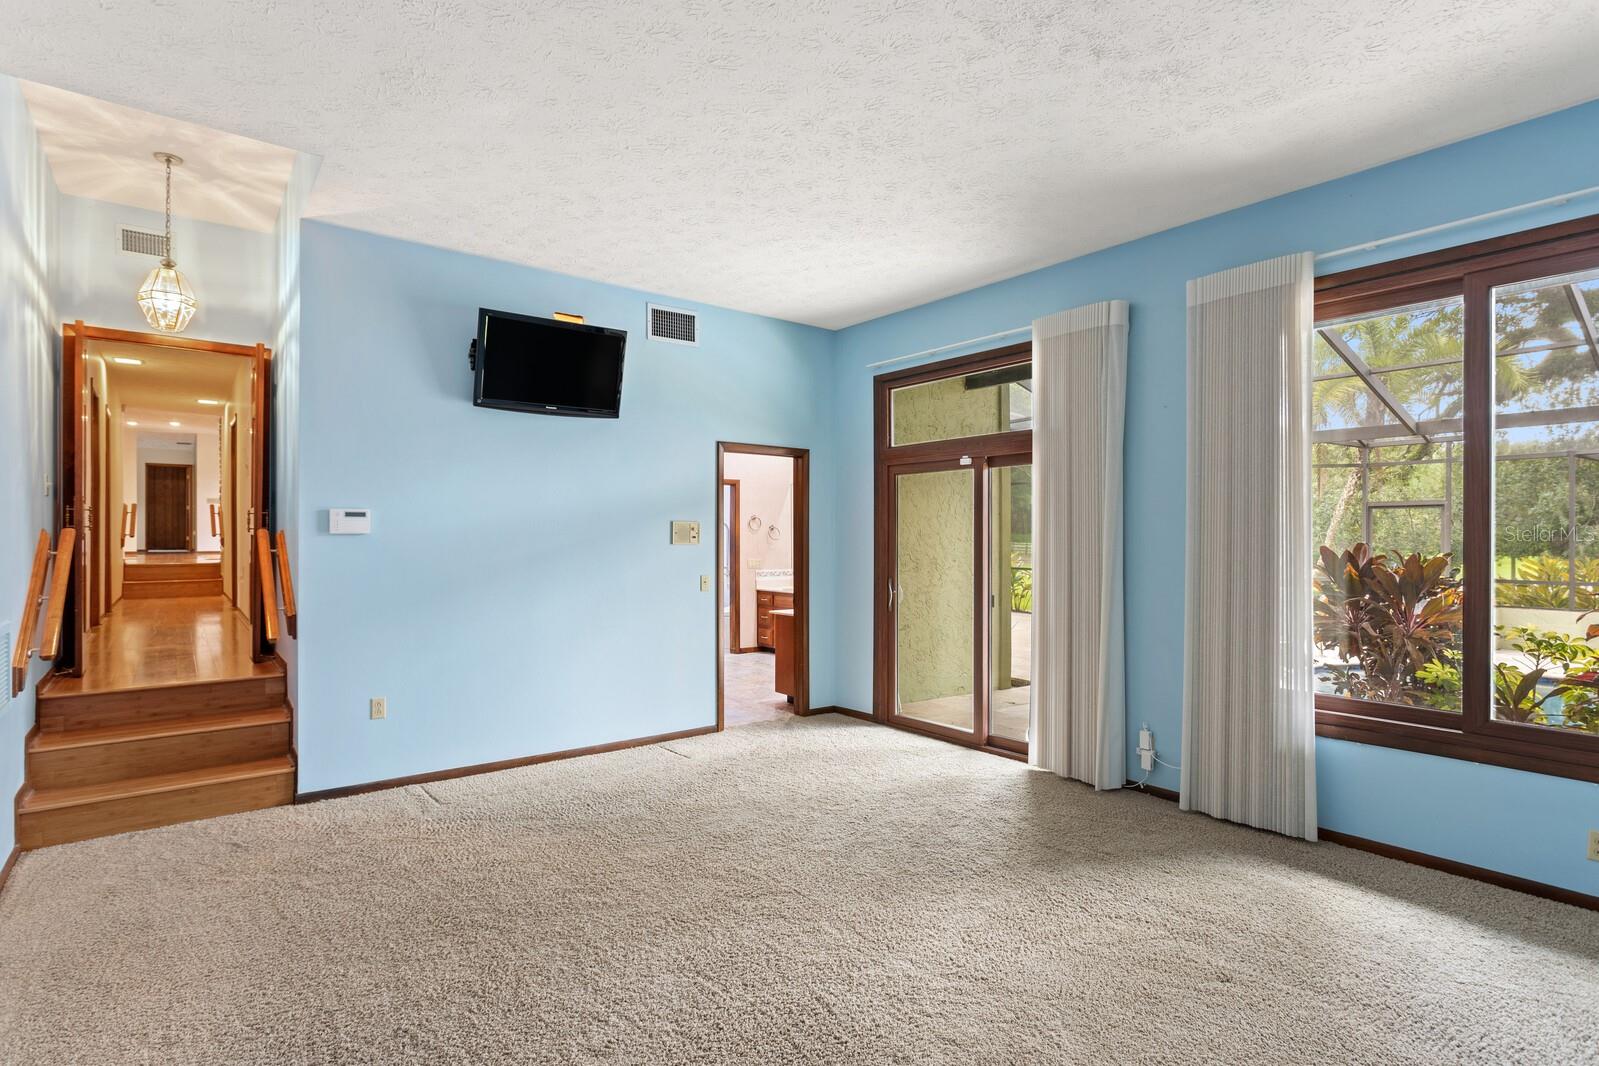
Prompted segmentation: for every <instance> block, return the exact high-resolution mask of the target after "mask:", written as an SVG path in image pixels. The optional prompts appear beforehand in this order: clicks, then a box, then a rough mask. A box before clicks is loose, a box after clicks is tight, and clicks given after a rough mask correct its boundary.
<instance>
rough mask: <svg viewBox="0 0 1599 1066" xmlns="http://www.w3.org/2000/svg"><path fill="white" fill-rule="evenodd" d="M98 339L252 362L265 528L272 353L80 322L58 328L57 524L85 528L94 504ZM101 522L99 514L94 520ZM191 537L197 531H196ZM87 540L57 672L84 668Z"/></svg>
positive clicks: (254, 597) (256, 467)
mask: <svg viewBox="0 0 1599 1066" xmlns="http://www.w3.org/2000/svg"><path fill="white" fill-rule="evenodd" d="M94 341H102V342H109V343H114V344H129V345H144V346H147V347H151V348H170V349H177V350H180V351H186V352H192V353H195V354H201V355H217V356H226V357H230V358H242V359H250V360H252V362H253V367H252V369H253V371H254V375H255V376H254V381H253V383H252V389H251V401H252V402H251V406H252V408H253V410H252V411H251V412H250V414H251V419H252V423H253V424H252V429H254V431H255V432H254V433H253V434H252V437H253V440H252V445H251V459H252V464H251V465H252V470H251V480H252V485H251V499H252V501H253V503H254V508H253V510H254V511H255V513H256V516H257V521H259V522H260V523H261V524H262V525H267V524H268V523H269V521H270V517H271V516H270V511H269V507H268V501H267V498H266V491H267V485H268V484H269V482H268V480H267V474H266V467H265V464H266V458H267V456H268V455H270V454H271V453H270V452H269V451H268V450H267V442H268V441H269V439H270V437H271V416H272V412H271V409H270V408H269V407H268V406H267V398H268V397H267V383H268V382H269V381H270V380H271V369H272V350H271V349H270V348H268V347H267V346H266V345H265V344H254V345H246V344H229V343H226V342H223V341H208V340H201V339H198V338H195V337H183V336H177V335H173V334H167V333H140V332H137V331H135V330H126V329H112V328H110V327H107V326H90V325H86V324H85V323H84V322H83V320H82V319H79V320H77V321H75V322H65V323H62V326H61V424H60V426H59V427H58V432H57V436H58V441H57V446H58V449H59V450H58V453H57V460H58V461H57V466H56V469H57V474H58V477H57V485H58V491H57V493H56V529H57V531H59V530H61V529H64V528H66V527H67V526H81V525H82V523H83V509H84V507H85V505H86V504H88V503H89V491H90V486H89V479H88V471H89V465H90V464H89V463H88V462H86V461H85V459H84V456H83V454H82V453H84V452H85V451H87V449H88V442H87V440H86V439H85V438H86V437H87V433H86V432H85V430H86V429H87V426H86V421H87V417H88V411H87V393H88V375H87V372H86V367H85V359H86V358H87V354H88V353H87V346H88V345H89V344H90V343H91V342H94ZM94 520H95V521H96V522H97V524H98V518H96V519H94ZM191 535H192V531H191ZM89 542H90V538H89V537H81V536H80V537H79V538H78V547H77V554H76V556H75V558H74V560H73V569H72V574H71V577H70V582H69V586H68V592H67V597H66V615H67V617H66V619H65V621H64V622H63V626H62V640H61V651H60V654H59V655H58V656H57V657H56V670H57V671H58V672H60V673H66V674H71V675H79V674H81V673H82V672H83V637H84V635H85V634H86V633H87V632H88V626H89V622H90V611H89V607H90V604H89V595H88V592H89V585H90V581H91V580H92V573H91V566H90V555H89V552H90V543H89ZM235 543H236V544H238V545H239V546H240V547H241V548H245V547H247V545H248V543H249V538H244V539H242V540H241V539H239V538H235ZM258 569H259V568H257V567H254V566H252V567H250V574H251V578H250V587H251V600H250V623H251V624H250V628H251V631H252V633H253V637H252V639H253V641H254V644H255V657H256V659H257V660H260V659H264V658H266V657H267V656H268V655H270V654H271V651H272V649H271V647H270V646H268V645H267V644H266V643H265V641H264V639H263V637H262V632H263V627H262V626H261V624H260V618H261V613H262V611H263V610H264V606H265V605H264V598H263V597H262V595H261V590H260V588H259V575H258V574H257V570H258Z"/></svg>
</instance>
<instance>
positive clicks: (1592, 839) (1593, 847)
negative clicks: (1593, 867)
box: [1588, 829, 1599, 862]
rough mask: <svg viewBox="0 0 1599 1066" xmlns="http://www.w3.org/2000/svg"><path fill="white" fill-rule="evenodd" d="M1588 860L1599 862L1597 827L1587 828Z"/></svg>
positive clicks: (1598, 834)
mask: <svg viewBox="0 0 1599 1066" xmlns="http://www.w3.org/2000/svg"><path fill="white" fill-rule="evenodd" d="M1588 861H1589V862H1599V829H1590V830H1588Z"/></svg>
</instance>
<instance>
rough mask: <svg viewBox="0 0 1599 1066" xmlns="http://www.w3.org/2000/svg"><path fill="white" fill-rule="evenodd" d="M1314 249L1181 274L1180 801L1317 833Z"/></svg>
mask: <svg viewBox="0 0 1599 1066" xmlns="http://www.w3.org/2000/svg"><path fill="white" fill-rule="evenodd" d="M1312 269H1313V257H1312V256H1311V255H1310V253H1308V252H1306V253H1302V254H1298V255H1290V256H1284V257H1282V258H1280V259H1272V260H1268V261H1266V262H1264V263H1256V264H1253V265H1251V266H1244V267H1239V268H1237V269H1235V270H1227V271H1223V272H1222V273H1220V274H1212V275H1210V276H1209V277H1204V278H1200V279H1198V280H1197V281H1191V282H1189V283H1188V551H1187V597H1186V615H1185V627H1184V640H1183V658H1184V685H1183V689H1184V691H1183V759H1182V807H1183V809H1184V810H1195V811H1203V812H1205V813H1206V814H1210V815H1214V816H1215V817H1217V818H1225V819H1227V820H1228V821H1233V822H1241V823H1243V824H1244V825H1251V826H1255V827H1257V828H1260V829H1270V830H1272V831H1274V832H1278V833H1283V834H1285V835H1288V836H1294V837H1304V838H1305V839H1307V840H1314V839H1316V768H1315V740H1316V729H1315V676H1314V671H1313V668H1312V661H1311V575H1310V565H1311V562H1310V560H1311V555H1310V551H1311V533H1310V379H1311V367H1310V334H1311V329H1312V327H1313V324H1314V322H1313V319H1314V306H1313V293H1312Z"/></svg>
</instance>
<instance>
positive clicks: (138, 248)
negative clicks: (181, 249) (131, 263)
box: [117, 226, 167, 257]
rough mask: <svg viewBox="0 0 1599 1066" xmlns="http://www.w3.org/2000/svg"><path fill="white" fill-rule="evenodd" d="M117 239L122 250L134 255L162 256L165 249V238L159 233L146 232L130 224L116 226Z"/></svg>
mask: <svg viewBox="0 0 1599 1066" xmlns="http://www.w3.org/2000/svg"><path fill="white" fill-rule="evenodd" d="M117 240H118V243H120V244H121V245H122V250H123V251H124V252H132V253H134V254H135V255H153V256H157V257H160V256H163V255H165V254H166V251H167V239H166V238H165V237H163V236H162V235H161V234H159V233H148V232H146V231H145V230H142V229H134V228H133V227H132V226H118V227H117Z"/></svg>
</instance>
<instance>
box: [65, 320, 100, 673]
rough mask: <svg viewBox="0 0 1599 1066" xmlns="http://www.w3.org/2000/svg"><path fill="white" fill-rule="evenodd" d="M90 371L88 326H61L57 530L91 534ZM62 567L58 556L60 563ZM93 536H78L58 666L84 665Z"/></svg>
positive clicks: (76, 669)
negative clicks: (86, 359) (86, 352)
mask: <svg viewBox="0 0 1599 1066" xmlns="http://www.w3.org/2000/svg"><path fill="white" fill-rule="evenodd" d="M88 433H89V373H88V367H87V366H86V365H85V362H84V328H83V323H82V322H75V323H71V324H69V325H65V326H63V327H62V328H61V463H60V469H59V474H60V483H59V491H58V492H57V494H56V498H57V500H58V501H60V502H59V503H58V504H57V512H56V530H57V535H58V536H59V533H60V530H62V529H65V528H67V527H68V526H72V527H74V528H77V529H78V532H79V533H80V534H84V533H86V531H87V529H88V527H89V523H90V522H91V521H92V519H93V510H92V509H93V504H92V502H91V497H90V495H89V478H88V472H89V468H88V462H87V459H88V455H89V441H88ZM57 565H58V566H59V565H60V563H59V561H58V562H57ZM88 572H89V538H88V536H86V535H80V536H79V537H78V542H77V548H76V549H75V550H74V554H73V559H72V574H71V577H70V579H69V584H68V587H67V596H66V607H65V609H64V613H65V618H63V620H62V623H61V650H60V653H59V654H58V655H57V657H56V669H57V670H60V671H63V672H66V673H71V674H79V673H81V672H82V670H83V657H82V650H83V635H84V633H85V632H86V631H87V628H88V624H89V580H88V577H87V575H88Z"/></svg>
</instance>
